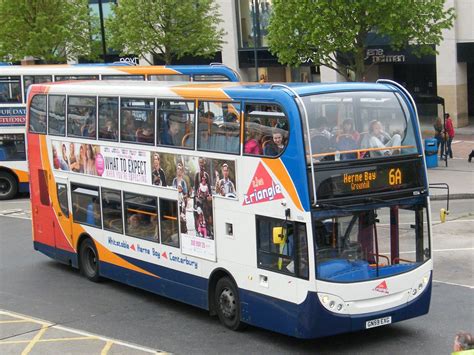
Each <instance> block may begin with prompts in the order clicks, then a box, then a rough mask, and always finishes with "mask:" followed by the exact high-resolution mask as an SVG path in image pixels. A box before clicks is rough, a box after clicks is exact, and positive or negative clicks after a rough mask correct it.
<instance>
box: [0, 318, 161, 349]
mask: <svg viewBox="0 0 474 355" xmlns="http://www.w3.org/2000/svg"><path fill="white" fill-rule="evenodd" d="M0 315H5V316H9V317H11V318H14V320H6V321H0V324H1V323H2V322H3V323H14V322H17V323H20V322H21V323H25V322H31V323H34V324H40V325H41V326H42V327H41V329H40V330H39V332H38V333H37V334H36V335H35V337H34V338H33V339H32V340H16V341H15V340H5V341H0V345H5V344H25V343H29V344H28V346H27V347H26V348H25V350H23V352H22V355H23V354H25V355H27V354H29V352H30V351H31V349H32V348H33V346H34V345H35V344H36V343H48V342H60V341H75V340H101V341H104V342H106V345H105V346H104V348H103V349H102V353H103V354H107V353H108V351H109V350H110V348H111V346H112V345H114V344H115V345H119V346H124V347H127V348H129V349H135V350H139V351H143V352H145V353H150V354H169V353H167V352H164V351H162V350H155V349H151V348H147V347H144V346H140V345H135V344H131V343H127V342H124V341H120V340H116V339H110V338H106V337H102V336H99V335H96V334H93V333H88V332H84V331H80V330H77V329H72V328H68V327H64V326H61V325H55V324H54V323H51V322H46V321H43V320H40V319H37V318H32V317H28V316H25V315H22V314H18V313H14V312H9V311H5V310H2V309H0ZM47 329H55V330H62V331H66V332H69V333H72V334H78V335H82V336H80V337H74V338H72V337H71V338H54V339H41V337H42V336H43V334H44V332H45V331H46V330H47ZM109 344H110V345H109ZM104 351H105V352H104Z"/></svg>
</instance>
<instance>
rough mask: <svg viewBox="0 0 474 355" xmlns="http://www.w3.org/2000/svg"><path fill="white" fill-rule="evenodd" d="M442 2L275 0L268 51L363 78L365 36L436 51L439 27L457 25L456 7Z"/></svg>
mask: <svg viewBox="0 0 474 355" xmlns="http://www.w3.org/2000/svg"><path fill="white" fill-rule="evenodd" d="M443 4H444V0H377V1H374V0H357V1H356V0H351V1H349V0H274V1H273V14H272V17H271V19H270V25H269V43H270V51H271V52H272V53H274V54H276V55H277V57H278V59H279V61H280V62H281V63H284V64H288V65H292V66H297V65H299V64H302V63H304V62H307V61H312V62H313V63H314V64H315V65H322V66H326V67H329V68H331V69H333V70H336V71H337V72H339V73H340V74H342V75H343V76H345V77H347V79H350V77H349V75H348V73H349V72H352V73H354V74H355V79H356V80H357V81H360V80H362V79H363V77H364V74H365V73H366V71H367V69H368V68H367V67H366V66H365V65H364V58H365V55H366V49H367V35H368V34H369V33H371V32H375V33H376V34H377V35H379V36H388V37H389V38H390V40H391V47H392V48H393V49H395V50H399V49H402V48H405V47H407V46H408V45H409V44H410V45H411V44H414V45H415V46H414V47H413V48H414V54H415V55H418V56H419V55H426V54H435V53H436V50H435V48H434V46H433V45H438V44H439V43H440V41H441V40H442V35H441V31H442V30H443V29H448V28H451V27H452V26H453V21H454V8H449V9H444V8H443Z"/></svg>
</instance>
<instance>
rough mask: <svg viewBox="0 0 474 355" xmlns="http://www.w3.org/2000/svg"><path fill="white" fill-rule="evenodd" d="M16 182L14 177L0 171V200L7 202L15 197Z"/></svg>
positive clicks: (16, 190)
mask: <svg viewBox="0 0 474 355" xmlns="http://www.w3.org/2000/svg"><path fill="white" fill-rule="evenodd" d="M17 192H18V182H17V181H16V178H15V176H13V175H12V174H10V173H7V172H5V171H0V200H9V199H11V198H13V197H15V196H16V194H17Z"/></svg>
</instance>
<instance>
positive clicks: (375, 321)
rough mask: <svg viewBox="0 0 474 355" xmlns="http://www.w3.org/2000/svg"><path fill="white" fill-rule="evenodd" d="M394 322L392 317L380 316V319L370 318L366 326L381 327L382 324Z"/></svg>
mask: <svg viewBox="0 0 474 355" xmlns="http://www.w3.org/2000/svg"><path fill="white" fill-rule="evenodd" d="M390 323H392V317H383V318H378V319H372V320H368V321H367V322H365V328H366V329H369V328H375V327H380V326H382V325H386V324H390Z"/></svg>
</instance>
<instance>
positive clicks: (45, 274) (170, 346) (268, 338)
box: [0, 199, 474, 354]
mask: <svg viewBox="0 0 474 355" xmlns="http://www.w3.org/2000/svg"><path fill="white" fill-rule="evenodd" d="M473 202H474V201H472V200H471V201H468V200H457V201H451V206H450V207H451V208H450V209H451V213H450V215H449V217H448V222H447V223H445V224H439V216H438V211H439V209H440V208H441V207H443V206H444V205H445V202H443V201H436V202H433V203H432V211H433V220H434V227H433V230H434V248H433V249H434V262H435V271H434V279H435V282H434V285H433V295H432V303H431V310H430V313H429V314H428V315H426V316H423V317H420V318H416V319H412V320H408V321H405V322H402V323H397V324H393V325H390V326H386V327H380V328H375V329H372V330H369V331H364V332H358V333H352V334H344V335H339V336H333V337H327V338H323V339H316V340H311V341H302V340H298V339H294V338H290V337H286V336H283V335H279V334H276V333H272V332H269V331H265V330H262V329H257V328H253V327H249V328H247V329H246V330H245V331H243V332H232V331H229V330H227V329H226V328H224V327H223V326H221V325H220V323H219V322H218V320H217V318H211V317H209V315H208V313H207V312H205V311H202V310H199V309H196V308H194V307H191V306H187V305H184V304H181V303H179V302H175V301H172V300H168V299H166V298H162V297H159V296H156V295H153V294H151V293H148V292H144V291H140V290H137V289H134V288H132V287H129V286H125V285H122V284H119V283H116V282H113V281H107V280H106V281H104V282H102V283H99V284H96V283H92V282H90V281H87V280H86V279H85V278H83V277H81V276H80V275H79V272H78V271H77V270H74V269H71V268H70V267H68V266H65V265H61V264H59V263H56V262H55V261H53V260H51V259H49V258H48V257H46V256H44V255H42V254H40V253H38V252H36V251H34V250H33V247H32V241H31V226H30V220H29V219H28V208H29V206H28V201H27V200H24V199H20V200H15V201H10V203H8V204H4V203H1V204H0V206H1V207H0V241H1V248H0V308H1V309H4V310H8V311H13V312H18V313H22V314H26V315H30V316H33V317H38V318H41V319H45V320H48V321H50V322H53V323H56V324H61V325H64V326H67V327H71V328H75V329H79V330H83V331H87V332H91V333H95V334H100V335H103V336H106V337H111V338H115V339H120V340H124V341H127V342H132V343H135V344H140V345H142V346H145V347H149V348H153V349H160V350H163V351H168V352H172V353H176V354H188V353H193V354H197V353H199V354H200V353H226V354H229V353H238V354H241V353H309V352H311V353H318V354H329V353H342V354H354V353H364V354H367V353H377V354H408V353H410V354H448V353H450V352H451V351H452V343H453V339H454V335H455V334H456V332H458V331H460V330H466V331H470V332H473V331H474V278H473V275H474V273H473V271H474V268H473V260H474V232H473V231H474V203H473ZM5 211H9V212H8V215H9V216H8V217H7V216H1V215H2V214H5V213H4V212H5ZM2 334H3V333H2V331H1V326H0V338H3V336H2ZM0 340H1V339H0ZM1 349H2V348H1V345H0V351H2V350H1Z"/></svg>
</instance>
